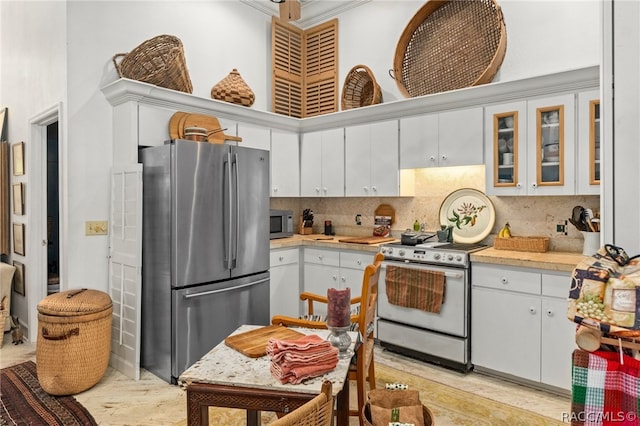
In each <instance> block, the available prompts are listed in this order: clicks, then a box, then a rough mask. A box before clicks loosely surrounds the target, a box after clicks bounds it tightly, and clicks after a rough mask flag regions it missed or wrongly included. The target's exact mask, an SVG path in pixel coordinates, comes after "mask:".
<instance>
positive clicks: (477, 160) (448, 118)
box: [400, 108, 483, 169]
mask: <svg viewBox="0 0 640 426" xmlns="http://www.w3.org/2000/svg"><path fill="white" fill-rule="evenodd" d="M482 114H483V112H482V108H467V109H459V110H454V111H447V112H441V113H435V114H425V115H419V116H414V117H407V118H401V119H400V168H402V169H415V168H425V167H446V166H469V165H476V164H483V161H482V147H483V144H482V141H483V132H482V128H483V125H482Z"/></svg>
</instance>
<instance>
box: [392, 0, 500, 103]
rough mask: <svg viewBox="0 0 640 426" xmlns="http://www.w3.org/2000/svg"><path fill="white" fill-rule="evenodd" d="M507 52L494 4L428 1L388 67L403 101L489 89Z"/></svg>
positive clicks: (469, 0) (484, 0) (483, 0)
mask: <svg viewBox="0 0 640 426" xmlns="http://www.w3.org/2000/svg"><path fill="white" fill-rule="evenodd" d="M506 48H507V32H506V27H505V24H504V19H503V16H502V11H501V9H500V6H499V5H498V4H497V3H496V1H495V0H465V1H449V0H429V1H428V2H427V3H426V4H425V5H424V6H422V8H420V10H418V12H417V13H416V14H415V15H414V16H413V18H411V21H409V23H408V24H407V26H406V28H405V30H404V32H403V33H402V35H401V36H400V40H399V41H398V45H397V46H396V52H395V56H394V61H393V74H394V78H395V80H396V85H397V86H398V89H399V90H400V92H401V93H402V94H403V95H404V96H406V97H415V96H422V95H428V94H432V93H441V92H446V91H449V90H455V89H461V88H464V87H471V86H476V85H479V84H485V83H489V82H490V81H491V80H493V77H494V76H495V75H496V73H497V72H498V69H499V68H500V65H501V64H502V60H503V59H504V55H505V52H506Z"/></svg>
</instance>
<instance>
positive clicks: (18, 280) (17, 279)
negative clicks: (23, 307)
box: [13, 260, 25, 296]
mask: <svg viewBox="0 0 640 426" xmlns="http://www.w3.org/2000/svg"><path fill="white" fill-rule="evenodd" d="M13 266H15V268H16V271H15V273H14V274H13V291H15V292H16V293H18V294H19V295H21V296H24V293H25V292H24V263H22V262H18V261H17V260H14V261H13Z"/></svg>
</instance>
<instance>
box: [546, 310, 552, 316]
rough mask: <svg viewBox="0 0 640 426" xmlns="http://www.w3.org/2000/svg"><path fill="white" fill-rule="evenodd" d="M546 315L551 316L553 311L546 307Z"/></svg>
mask: <svg viewBox="0 0 640 426" xmlns="http://www.w3.org/2000/svg"><path fill="white" fill-rule="evenodd" d="M547 316H548V317H552V316H553V311H552V310H551V309H547Z"/></svg>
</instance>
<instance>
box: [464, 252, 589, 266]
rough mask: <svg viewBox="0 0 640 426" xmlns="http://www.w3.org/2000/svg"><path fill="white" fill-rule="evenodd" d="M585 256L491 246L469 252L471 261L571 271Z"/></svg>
mask: <svg viewBox="0 0 640 426" xmlns="http://www.w3.org/2000/svg"><path fill="white" fill-rule="evenodd" d="M584 258H585V256H584V255H583V254H582V253H571V252H557V251H548V252H545V253H534V252H526V251H513V250H496V249H494V248H493V247H489V248H486V249H484V250H480V251H476V252H473V253H471V262H472V263H492V264H496V265H505V266H519V267H523V268H536V269H546V270H550V271H562V272H571V271H573V269H574V268H575V267H576V265H577V264H578V263H580V261H582V259H584Z"/></svg>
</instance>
